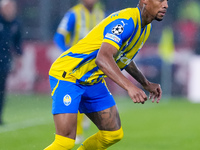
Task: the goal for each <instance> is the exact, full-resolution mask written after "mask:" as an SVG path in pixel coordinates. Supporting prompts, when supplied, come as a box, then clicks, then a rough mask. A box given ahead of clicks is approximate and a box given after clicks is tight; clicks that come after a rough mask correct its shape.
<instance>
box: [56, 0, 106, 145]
mask: <svg viewBox="0 0 200 150" xmlns="http://www.w3.org/2000/svg"><path fill="white" fill-rule="evenodd" d="M97 2H98V0H81V3H79V4H77V5H76V6H74V7H72V8H71V9H70V10H69V11H68V12H67V13H66V14H65V16H64V17H63V19H62V20H61V22H60V24H59V26H58V29H57V32H56V34H55V36H54V42H55V43H56V45H58V47H59V48H60V50H61V51H66V50H68V49H69V48H70V47H71V46H73V45H74V44H76V43H77V42H78V41H79V40H80V39H82V38H83V37H85V36H86V35H87V34H88V33H89V31H90V30H92V28H93V27H94V26H96V25H97V24H98V23H99V22H100V21H101V20H103V19H104V17H105V14H104V11H103V10H102V9H101V8H100V7H99V5H98V3H97ZM84 117H85V116H83V114H80V113H78V121H77V132H76V134H77V135H76V144H79V143H80V142H82V140H83V121H84V123H87V124H89V120H87V118H84Z"/></svg>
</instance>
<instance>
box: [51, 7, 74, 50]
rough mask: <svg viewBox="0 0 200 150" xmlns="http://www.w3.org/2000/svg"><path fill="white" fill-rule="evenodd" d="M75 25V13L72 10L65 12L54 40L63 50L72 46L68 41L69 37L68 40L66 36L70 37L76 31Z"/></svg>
mask: <svg viewBox="0 0 200 150" xmlns="http://www.w3.org/2000/svg"><path fill="white" fill-rule="evenodd" d="M74 27H75V14H74V12H72V11H69V12H67V13H66V14H65V16H64V17H63V19H62V20H61V22H60V24H59V26H58V29H57V32H56V33H55V35H54V42H55V44H56V45H57V46H58V47H59V48H60V49H61V50H62V51H66V50H67V49H69V48H70V46H69V45H68V44H69V43H67V41H69V39H67V40H66V38H70V37H71V35H72V34H73V32H74Z"/></svg>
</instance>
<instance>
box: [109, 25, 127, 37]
mask: <svg viewBox="0 0 200 150" xmlns="http://www.w3.org/2000/svg"><path fill="white" fill-rule="evenodd" d="M123 31H124V27H123V26H122V25H121V24H118V25H116V26H115V27H114V28H113V29H112V33H113V34H115V35H120V34H122V33H123Z"/></svg>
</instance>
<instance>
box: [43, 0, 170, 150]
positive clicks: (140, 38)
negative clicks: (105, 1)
mask: <svg viewBox="0 0 200 150" xmlns="http://www.w3.org/2000/svg"><path fill="white" fill-rule="evenodd" d="M167 8H168V1H167V0H140V1H139V5H138V7H136V8H127V9H124V10H121V11H118V12H115V13H113V14H111V15H110V16H108V17H107V18H106V19H104V20H103V21H102V22H101V23H100V24H98V25H97V26H96V27H95V28H94V29H93V30H92V31H91V32H90V33H89V34H88V35H87V36H86V37H85V38H83V39H82V40H80V41H79V42H78V43H77V44H76V45H74V46H72V47H71V48H70V49H69V50H68V51H66V52H64V53H63V54H61V56H60V57H59V58H58V59H57V60H56V61H55V62H54V63H53V65H52V66H51V69H50V72H49V75H50V84H51V89H52V93H51V94H52V98H53V108H52V113H53V116H54V122H55V128H56V135H55V141H54V142H53V143H52V144H51V145H50V146H49V147H47V148H46V149H45V150H70V149H72V148H73V146H74V142H75V140H74V139H75V136H76V124H77V113H78V110H79V111H80V112H81V113H85V114H86V115H87V116H88V117H89V118H90V119H91V120H92V122H93V123H94V124H95V125H96V126H97V128H98V129H99V131H98V132H97V133H96V134H94V135H93V136H91V137H89V138H88V139H86V140H85V141H84V142H83V143H82V144H81V146H80V147H79V148H78V150H97V149H99V150H100V149H101V150H104V149H107V148H108V147H109V146H111V145H112V144H114V143H116V142H118V141H119V140H121V139H122V137H123V130H122V127H121V122H120V117H119V113H118V110H117V106H116V103H115V101H114V99H113V96H112V95H111V94H110V92H109V91H108V89H107V87H106V85H105V81H104V77H106V76H107V77H109V78H111V79H112V80H113V81H114V82H115V83H117V84H118V85H119V86H121V87H122V88H124V89H125V90H126V91H127V92H128V94H129V96H130V98H131V99H132V100H133V102H134V103H142V104H143V103H145V101H146V100H147V95H146V94H145V92H144V91H143V90H142V89H140V88H138V87H136V86H135V85H134V84H133V83H132V82H130V81H129V80H128V79H127V78H126V77H125V76H124V75H123V74H122V73H121V70H123V69H125V70H126V71H127V72H128V73H129V74H130V75H131V76H132V77H133V78H135V79H136V80H137V81H138V82H139V83H140V84H141V85H142V86H143V87H144V89H146V90H147V91H149V92H150V99H152V102H154V101H156V102H157V103H158V102H159V101H160V99H161V96H162V91H161V87H160V85H159V84H156V83H152V82H150V81H148V80H147V79H146V78H145V76H144V75H143V74H142V72H141V71H140V70H139V69H138V68H137V66H136V64H135V63H134V61H132V60H133V58H134V57H135V55H136V54H137V53H138V51H139V50H140V49H141V47H142V46H143V44H144V43H145V41H146V40H147V38H148V36H149V34H150V31H151V22H152V21H153V20H158V21H161V20H162V19H163V17H164V16H165V13H166V11H167Z"/></svg>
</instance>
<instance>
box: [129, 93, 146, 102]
mask: <svg viewBox="0 0 200 150" xmlns="http://www.w3.org/2000/svg"><path fill="white" fill-rule="evenodd" d="M132 100H133V102H134V103H142V104H144V103H145V101H146V100H147V96H146V94H145V93H144V92H139V93H137V94H135V95H134V96H133V98H132Z"/></svg>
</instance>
